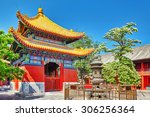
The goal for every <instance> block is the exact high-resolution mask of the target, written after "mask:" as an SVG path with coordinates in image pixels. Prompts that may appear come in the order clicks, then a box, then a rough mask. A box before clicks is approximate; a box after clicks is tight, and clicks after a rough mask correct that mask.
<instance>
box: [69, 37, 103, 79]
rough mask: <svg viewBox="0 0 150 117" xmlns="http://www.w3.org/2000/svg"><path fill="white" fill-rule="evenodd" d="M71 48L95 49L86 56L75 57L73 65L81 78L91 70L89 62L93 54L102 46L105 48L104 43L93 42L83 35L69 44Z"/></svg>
mask: <svg viewBox="0 0 150 117" xmlns="http://www.w3.org/2000/svg"><path fill="white" fill-rule="evenodd" d="M71 46H72V47H73V48H83V49H87V48H94V49H95V51H94V52H93V53H91V54H90V55H88V56H85V57H78V58H75V61H74V66H75V68H76V69H78V71H79V76H80V77H81V79H82V78H83V76H84V75H85V74H88V73H90V72H91V68H90V62H91V60H92V58H93V57H94V55H95V54H98V53H99V52H100V51H101V50H102V49H103V48H105V44H104V43H103V44H100V43H99V42H93V41H92V40H91V39H90V38H89V37H88V36H85V37H84V38H83V39H80V40H78V41H76V42H74V43H72V44H71Z"/></svg>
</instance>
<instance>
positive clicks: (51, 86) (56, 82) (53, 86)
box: [45, 77, 61, 91]
mask: <svg viewBox="0 0 150 117" xmlns="http://www.w3.org/2000/svg"><path fill="white" fill-rule="evenodd" d="M57 90H61V88H60V78H59V77H45V91H57Z"/></svg>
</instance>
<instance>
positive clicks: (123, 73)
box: [102, 23, 140, 85]
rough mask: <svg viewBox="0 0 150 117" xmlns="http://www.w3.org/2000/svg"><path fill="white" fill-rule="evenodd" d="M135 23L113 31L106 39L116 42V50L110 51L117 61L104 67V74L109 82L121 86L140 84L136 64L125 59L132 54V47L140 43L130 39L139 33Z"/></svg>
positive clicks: (107, 34)
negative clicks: (117, 83) (118, 83)
mask: <svg viewBox="0 0 150 117" xmlns="http://www.w3.org/2000/svg"><path fill="white" fill-rule="evenodd" d="M137 31H138V29H137V28H136V24H135V23H127V24H126V25H125V26H123V27H120V28H113V29H111V30H110V31H109V32H108V33H106V35H105V36H104V38H106V39H108V40H110V41H113V42H115V44H114V45H113V46H114V48H113V49H110V50H108V52H112V53H113V55H114V57H115V61H114V62H112V63H107V64H105V65H103V70H102V74H103V77H104V79H106V81H108V82H113V83H114V82H117V81H119V82H120V83H121V84H130V85H131V84H134V85H135V84H139V81H140V77H139V75H138V73H137V72H136V70H135V68H134V63H133V62H132V60H131V59H129V58H127V57H125V55H126V54H127V53H131V52H132V47H133V46H135V44H137V43H140V41H139V40H135V39H130V38H128V36H129V35H132V34H133V33H134V32H137Z"/></svg>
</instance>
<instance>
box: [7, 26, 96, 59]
mask: <svg viewBox="0 0 150 117" xmlns="http://www.w3.org/2000/svg"><path fill="white" fill-rule="evenodd" d="M9 32H11V33H12V34H13V36H14V37H15V38H16V40H17V41H18V42H19V43H21V44H22V45H24V46H26V47H28V48H32V49H38V50H42V51H48V52H49V51H50V52H56V53H61V54H68V55H72V56H87V55H89V54H91V53H92V52H93V51H94V49H93V48H89V49H68V48H65V47H64V46H63V47H64V48H63V47H62V48H60V47H58V46H57V47H56V46H54V44H48V45H47V44H46V45H43V44H41V42H39V41H38V40H37V41H34V40H33V39H32V40H31V39H29V38H26V37H24V36H22V35H21V34H20V33H18V32H16V31H15V30H14V29H13V28H12V27H11V28H10V29H9Z"/></svg>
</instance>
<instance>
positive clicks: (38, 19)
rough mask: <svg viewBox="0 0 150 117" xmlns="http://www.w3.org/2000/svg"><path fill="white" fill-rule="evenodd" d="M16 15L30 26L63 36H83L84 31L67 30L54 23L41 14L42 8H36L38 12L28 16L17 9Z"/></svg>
mask: <svg viewBox="0 0 150 117" xmlns="http://www.w3.org/2000/svg"><path fill="white" fill-rule="evenodd" d="M17 17H18V18H19V19H20V20H21V21H22V22H24V23H25V24H26V25H27V26H29V27H31V28H34V29H36V30H39V31H42V32H46V33H50V34H53V35H57V36H60V37H63V38H67V39H80V38H82V37H83V36H84V33H81V32H74V31H73V30H67V29H65V28H63V27H61V26H59V25H58V24H56V23H54V22H53V21H51V20H50V19H49V18H48V17H46V16H45V15H44V14H43V11H42V8H39V9H38V14H37V15H36V16H35V17H32V18H29V17H27V16H25V15H22V14H21V13H20V12H19V11H18V12H17Z"/></svg>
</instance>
